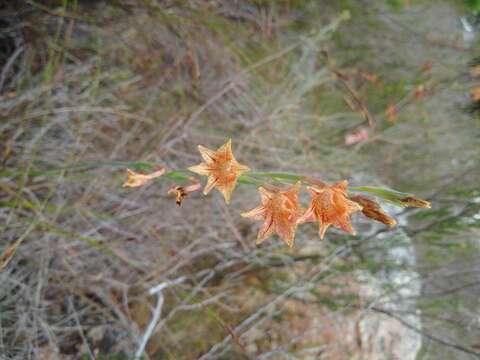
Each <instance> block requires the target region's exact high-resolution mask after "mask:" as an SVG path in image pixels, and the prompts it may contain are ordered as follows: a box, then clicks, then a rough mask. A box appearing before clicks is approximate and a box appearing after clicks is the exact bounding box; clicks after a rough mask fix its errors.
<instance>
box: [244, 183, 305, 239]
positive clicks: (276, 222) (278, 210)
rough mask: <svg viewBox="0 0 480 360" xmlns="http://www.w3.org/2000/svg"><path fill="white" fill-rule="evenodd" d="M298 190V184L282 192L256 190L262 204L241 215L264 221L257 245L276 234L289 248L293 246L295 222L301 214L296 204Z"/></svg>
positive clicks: (264, 189)
mask: <svg viewBox="0 0 480 360" xmlns="http://www.w3.org/2000/svg"><path fill="white" fill-rule="evenodd" d="M299 190H300V182H297V183H296V184H295V185H293V186H291V187H290V188H288V189H286V190H283V191H282V190H272V191H270V190H267V189H266V188H264V187H260V188H259V189H258V191H259V193H260V197H261V201H262V204H261V205H260V206H257V207H256V208H254V209H252V210H250V211H247V212H244V213H243V214H242V216H243V217H249V218H253V219H256V220H265V224H264V225H263V227H262V228H261V229H260V231H259V232H258V236H257V245H258V244H260V243H262V242H263V241H264V240H265V239H267V238H268V237H270V236H271V235H273V234H274V233H276V234H277V235H278V236H280V238H282V239H283V241H285V243H286V244H287V245H288V246H289V247H292V246H293V241H294V237H295V230H296V229H297V223H298V222H297V220H298V219H299V217H300V215H301V213H302V210H301V208H300V205H299V203H298V192H299Z"/></svg>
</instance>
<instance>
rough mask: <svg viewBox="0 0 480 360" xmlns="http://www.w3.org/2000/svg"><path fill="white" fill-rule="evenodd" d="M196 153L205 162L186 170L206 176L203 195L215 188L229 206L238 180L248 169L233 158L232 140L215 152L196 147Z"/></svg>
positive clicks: (200, 146)
mask: <svg viewBox="0 0 480 360" xmlns="http://www.w3.org/2000/svg"><path fill="white" fill-rule="evenodd" d="M198 151H200V154H201V155H202V158H203V160H205V161H204V162H202V163H200V164H198V165H196V166H191V167H189V168H188V169H189V170H190V171H192V172H194V173H197V174H199V175H203V176H208V181H207V185H205V188H204V189H203V194H204V195H207V194H208V193H209V192H210V191H211V190H212V189H213V188H214V187H216V188H217V189H218V190H219V191H220V192H221V193H222V195H223V197H224V198H225V202H226V203H227V204H229V203H230V198H231V196H232V192H233V190H234V189H235V186H236V185H237V180H238V178H239V177H240V175H242V174H243V173H245V172H247V171H249V170H250V169H249V168H248V167H247V166H245V165H242V164H240V163H238V161H237V160H236V159H235V157H234V156H233V153H232V140H228V141H227V143H226V144H224V145H222V146H221V147H220V148H219V149H218V150H217V151H213V150H210V149H207V148H206V147H204V146H202V145H199V146H198Z"/></svg>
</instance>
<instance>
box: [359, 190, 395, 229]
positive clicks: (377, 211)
mask: <svg viewBox="0 0 480 360" xmlns="http://www.w3.org/2000/svg"><path fill="white" fill-rule="evenodd" d="M350 200H352V201H354V202H356V203H357V204H360V206H362V213H363V215H365V216H366V217H368V218H370V219H373V220H376V221H379V222H381V223H383V224H385V225H387V226H388V227H390V228H392V227H394V226H395V225H396V224H397V222H396V221H395V219H393V218H392V217H390V216H388V214H387V213H386V212H385V211H383V209H382V208H381V207H380V205H379V204H378V203H377V202H376V201H375V200H372V199H370V198H368V197H366V196H363V195H355V196H352V197H350Z"/></svg>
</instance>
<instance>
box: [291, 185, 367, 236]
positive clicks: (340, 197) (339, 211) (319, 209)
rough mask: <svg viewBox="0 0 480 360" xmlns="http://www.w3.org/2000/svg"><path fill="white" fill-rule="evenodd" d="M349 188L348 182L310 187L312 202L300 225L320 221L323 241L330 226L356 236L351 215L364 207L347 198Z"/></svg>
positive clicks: (300, 220)
mask: <svg viewBox="0 0 480 360" xmlns="http://www.w3.org/2000/svg"><path fill="white" fill-rule="evenodd" d="M347 187H348V181H346V180H343V181H340V182H338V183H336V184H334V185H332V186H329V185H326V186H325V187H321V188H318V187H315V186H313V187H308V192H309V193H310V195H311V196H312V200H311V203H310V206H309V208H308V209H307V211H305V213H304V214H303V215H302V216H301V217H300V218H299V219H298V223H304V222H310V221H318V223H319V235H320V238H321V239H323V237H324V236H325V232H326V231H327V229H328V228H329V226H330V225H333V226H335V227H337V228H339V229H342V230H344V231H346V232H348V233H350V234H354V235H355V230H354V229H353V227H352V224H351V223H350V214H352V213H354V212H356V211H360V210H362V206H360V205H359V204H357V203H356V202H353V201H351V200H349V199H348V198H347Z"/></svg>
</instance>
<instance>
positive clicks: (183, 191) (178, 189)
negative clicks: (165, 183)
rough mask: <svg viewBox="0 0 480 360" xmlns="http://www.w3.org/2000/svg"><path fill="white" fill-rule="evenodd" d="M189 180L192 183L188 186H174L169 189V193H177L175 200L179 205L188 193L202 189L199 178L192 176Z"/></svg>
mask: <svg viewBox="0 0 480 360" xmlns="http://www.w3.org/2000/svg"><path fill="white" fill-rule="evenodd" d="M189 180H190V181H191V183H192V184H190V185H188V186H174V187H172V188H170V189H169V190H168V194H169V195H170V194H173V195H175V202H176V203H177V205H178V206H180V205H182V201H183V199H185V197H186V196H187V195H188V194H190V193H191V192H194V191H197V190H198V189H200V182H199V181H198V180H197V179H195V178H193V177H190V178H189Z"/></svg>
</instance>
